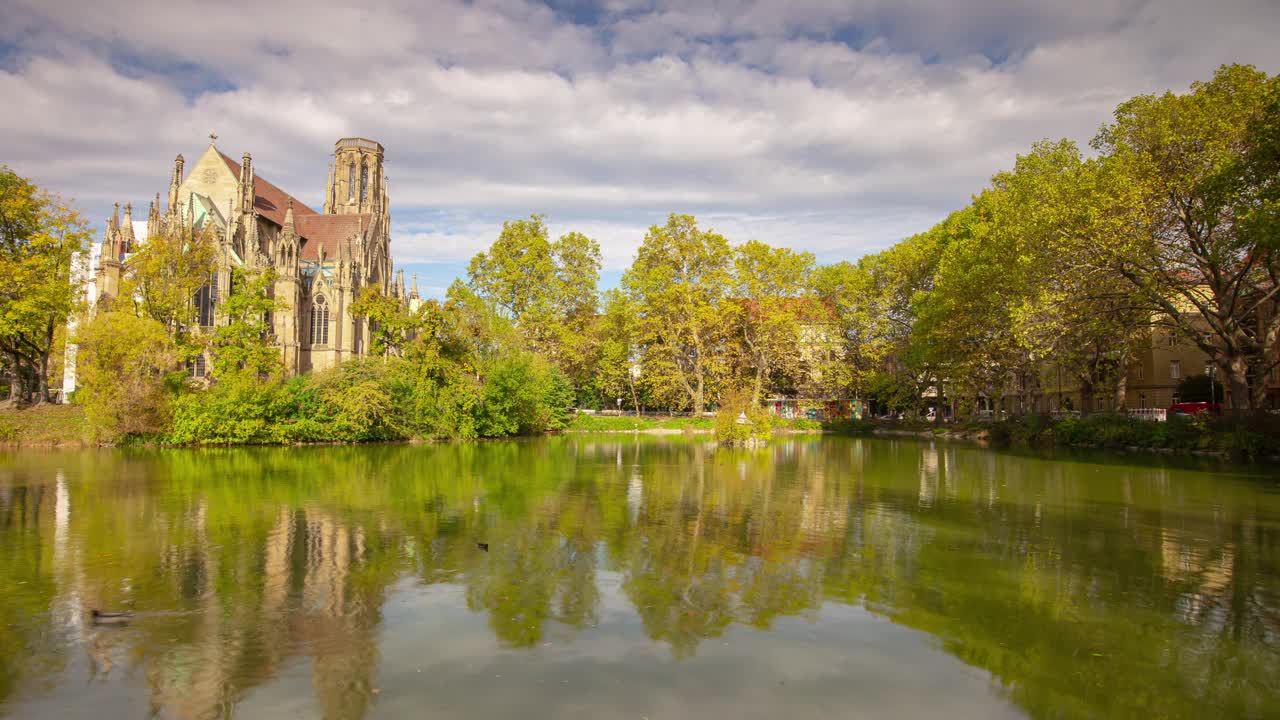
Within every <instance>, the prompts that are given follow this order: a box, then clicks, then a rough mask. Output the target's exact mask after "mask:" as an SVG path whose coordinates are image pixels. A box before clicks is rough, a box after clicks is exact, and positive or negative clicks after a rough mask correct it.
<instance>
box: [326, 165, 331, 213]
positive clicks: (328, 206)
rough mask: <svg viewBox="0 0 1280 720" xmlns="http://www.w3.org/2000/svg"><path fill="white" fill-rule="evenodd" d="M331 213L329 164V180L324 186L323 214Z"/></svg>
mask: <svg viewBox="0 0 1280 720" xmlns="http://www.w3.org/2000/svg"><path fill="white" fill-rule="evenodd" d="M332 212H333V163H329V179H328V180H326V181H325V184H324V214H325V215H329V214H331V213H332Z"/></svg>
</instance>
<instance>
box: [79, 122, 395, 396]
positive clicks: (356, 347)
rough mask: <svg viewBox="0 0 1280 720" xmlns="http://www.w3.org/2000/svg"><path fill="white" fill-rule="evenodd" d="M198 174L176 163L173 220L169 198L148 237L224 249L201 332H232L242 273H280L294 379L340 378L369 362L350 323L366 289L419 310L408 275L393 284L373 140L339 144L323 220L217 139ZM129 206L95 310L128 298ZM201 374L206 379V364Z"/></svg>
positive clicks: (285, 349) (287, 360) (105, 249)
mask: <svg viewBox="0 0 1280 720" xmlns="http://www.w3.org/2000/svg"><path fill="white" fill-rule="evenodd" d="M209 139H210V142H209V146H208V147H207V148H206V149H205V151H204V153H203V154H201V155H200V158H199V159H198V160H196V161H195V163H193V164H192V165H191V166H190V168H189V169H188V167H187V165H186V161H185V160H184V159H183V157H182V155H178V156H177V158H176V159H175V160H174V163H173V172H172V174H171V175H170V178H169V193H168V198H167V202H166V203H165V206H164V208H163V210H162V209H161V199H160V195H159V193H157V194H156V197H155V200H154V201H153V202H152V204H151V209H150V210H149V211H148V213H147V234H148V236H153V235H157V234H160V233H182V234H189V233H193V232H201V231H205V232H209V231H211V232H212V233H213V235H214V237H216V238H217V242H218V251H217V269H216V271H215V272H214V273H213V275H212V276H211V277H210V279H209V284H208V285H207V286H206V287H204V288H202V289H201V290H200V292H198V293H197V294H196V297H195V298H194V299H193V301H194V302H195V304H196V310H197V316H198V318H199V320H198V322H199V324H200V325H201V326H203V327H206V328H211V327H213V326H216V325H217V324H218V323H219V322H221V321H222V318H221V314H220V311H219V305H220V302H221V300H223V299H224V298H226V297H228V293H230V292H231V291H232V287H231V272H232V269H233V268H241V269H245V270H248V271H256V270H261V269H264V268H268V267H270V268H274V269H275V272H276V280H275V285H274V295H275V298H276V299H277V300H278V301H279V303H280V309H279V310H278V311H276V312H274V313H272V317H271V325H272V328H273V331H274V335H275V344H276V345H277V346H278V347H279V348H280V353H281V359H282V361H283V364H284V368H285V371H286V373H288V374H290V375H294V374H298V373H305V372H309V371H311V370H322V369H325V368H329V367H333V366H335V365H337V364H338V363H341V362H343V361H344V360H347V359H350V358H355V357H360V356H362V355H365V354H367V353H368V352H369V350H368V349H369V347H370V336H369V327H368V325H367V324H366V323H364V322H362V321H361V319H360V318H357V317H353V316H352V315H351V311H350V308H351V305H352V303H353V302H355V299H356V297H357V295H358V294H359V292H360V290H361V289H362V288H365V287H369V286H373V287H377V288H380V289H381V290H382V292H383V293H384V294H387V295H390V296H392V297H397V298H400V299H401V300H402V301H403V302H405V303H409V304H411V305H416V304H417V302H418V301H419V298H418V297H417V295H418V293H417V287H416V285H417V283H416V282H415V283H414V285H415V287H413V288H412V289H411V290H410V291H409V292H406V291H405V287H404V271H400V272H399V273H396V274H395V275H394V276H393V269H392V263H391V213H390V201H389V196H388V190H387V177H386V173H385V172H384V170H383V155H384V153H383V148H382V145H380V144H379V143H376V142H374V141H372V140H366V139H364V138H342V139H341V140H338V141H337V143H335V144H334V148H333V159H332V164H331V165H330V166H329V178H328V182H327V184H326V186H325V192H324V209H323V211H321V212H317V211H315V210H313V209H311V208H310V207H307V205H306V204H304V203H302V202H301V201H299V200H298V199H297V198H295V197H293V196H292V195H290V194H289V193H287V192H285V191H284V190H281V189H280V188H279V187H277V186H276V185H274V184H272V183H271V182H269V181H267V180H266V178H264V177H262V176H261V175H259V174H258V172H257V168H256V167H255V165H254V162H253V158H252V157H251V156H250V154H249V153H247V152H246V153H244V154H243V155H242V156H241V157H240V159H239V160H238V161H237V160H235V159H234V158H232V157H231V156H228V155H226V154H225V153H223V152H222V151H221V150H219V149H218V147H217V145H216V141H217V136H216V135H212V134H211V135H210V136H209ZM132 215H133V213H132V207H131V206H130V205H125V207H124V217H123V218H121V217H120V215H119V206H118V205H117V206H116V210H115V211H114V212H113V213H112V216H111V218H110V219H109V220H108V221H107V227H106V230H105V232H104V236H103V240H102V246H101V256H100V259H99V262H98V266H97V268H96V270H95V271H94V278H93V286H94V287H93V295H94V296H95V297H96V302H99V303H100V302H104V301H106V302H109V301H110V299H111V298H113V297H115V296H116V295H118V293H119V290H120V283H121V279H122V275H123V273H124V272H125V264H126V263H127V261H128V258H129V255H130V254H131V253H132V252H134V250H135V249H136V244H137V238H136V237H135V233H134V229H133V216H132ZM191 370H192V374H193V375H196V376H203V375H204V374H205V371H206V363H205V361H204V358H197V360H196V361H195V362H194V363H193V364H192V367H191Z"/></svg>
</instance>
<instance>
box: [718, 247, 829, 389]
mask: <svg viewBox="0 0 1280 720" xmlns="http://www.w3.org/2000/svg"><path fill="white" fill-rule="evenodd" d="M733 265H734V282H733V293H734V296H735V298H736V299H737V300H738V302H739V308H738V318H737V320H738V322H737V326H738V332H739V339H740V340H741V342H742V347H743V349H744V354H745V356H746V358H747V360H748V363H749V365H750V371H751V373H752V380H751V403H752V404H753V405H759V404H760V398H761V394H762V392H763V391H764V390H765V389H766V385H767V384H768V383H769V382H770V381H772V380H773V379H774V377H775V376H776V375H781V376H784V377H786V378H787V379H788V380H789V381H790V383H789V384H790V385H791V386H793V387H795V386H797V385H800V384H802V383H803V382H804V379H803V378H801V377H800V374H801V370H800V366H801V361H802V360H803V359H804V352H802V351H801V347H802V346H803V345H805V344H808V345H810V346H813V348H816V347H817V346H819V345H821V338H819V337H818V336H819V335H820V334H821V333H822V330H821V328H822V327H824V323H823V321H824V320H825V318H824V317H823V315H824V314H825V313H822V312H820V309H821V308H822V306H821V305H818V304H816V303H814V302H811V298H806V297H804V294H805V290H806V289H807V288H808V286H809V276H810V274H811V273H812V272H813V268H814V257H813V254H812V253H807V252H796V251H794V250H790V249H788V248H774V247H770V246H768V245H766V244H764V243H762V242H759V241H757V240H751V241H749V242H747V243H745V244H743V245H741V246H739V247H737V248H735V249H734V254H733ZM805 330H807V331H808V335H809V337H802V332H804V331H805ZM813 348H811V349H813Z"/></svg>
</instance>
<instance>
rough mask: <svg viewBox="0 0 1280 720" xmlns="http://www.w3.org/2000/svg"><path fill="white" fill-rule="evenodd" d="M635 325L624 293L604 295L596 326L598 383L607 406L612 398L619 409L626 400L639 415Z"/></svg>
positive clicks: (632, 311) (628, 301)
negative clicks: (623, 400)
mask: <svg viewBox="0 0 1280 720" xmlns="http://www.w3.org/2000/svg"><path fill="white" fill-rule="evenodd" d="M635 322H636V312H635V307H634V306H633V305H632V304H631V299H630V297H628V296H627V294H626V293H623V292H622V291H620V290H610V291H608V292H606V293H605V294H604V313H603V314H602V315H601V317H600V320H599V322H598V323H597V324H596V343H597V347H598V348H599V358H598V361H597V365H596V372H597V384H598V386H599V389H600V393H601V395H602V396H603V398H604V400H605V401H606V403H607V401H608V400H609V399H610V398H614V399H616V401H617V403H618V405H619V409H621V405H622V399H623V398H626V399H627V400H628V401H629V402H630V405H631V406H632V408H633V409H634V410H635V411H636V414H639V413H640V395H639V391H638V390H637V387H636V373H635V372H634V368H635V366H636V363H637V362H638V361H639V352H638V349H637V347H636V344H635Z"/></svg>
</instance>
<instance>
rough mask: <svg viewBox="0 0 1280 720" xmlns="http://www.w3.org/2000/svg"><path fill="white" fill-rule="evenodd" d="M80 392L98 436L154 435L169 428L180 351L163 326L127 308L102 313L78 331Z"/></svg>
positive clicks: (179, 380)
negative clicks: (125, 309) (125, 310)
mask: <svg viewBox="0 0 1280 720" xmlns="http://www.w3.org/2000/svg"><path fill="white" fill-rule="evenodd" d="M76 341H77V342H78V343H79V345H80V351H79V356H78V358H77V365H78V372H79V379H80V390H79V392H78V393H77V399H78V400H79V401H80V402H81V403H82V404H83V405H84V410H85V415H86V416H87V417H88V419H89V422H90V424H91V425H92V426H93V428H94V432H95V433H96V434H98V435H99V436H102V437H112V436H115V435H128V434H143V433H154V432H159V431H161V430H163V429H164V428H165V427H167V426H168V424H169V420H170V417H171V410H172V408H171V405H170V402H171V398H172V396H173V391H174V390H175V389H179V388H181V387H182V385H183V384H184V381H183V380H182V374H181V373H175V372H174V368H175V367H177V366H178V361H179V353H178V348H177V346H176V345H175V344H174V341H173V340H172V339H171V338H170V337H169V336H168V334H167V332H166V331H165V328H164V326H163V325H161V324H160V323H159V322H157V321H155V320H152V319H151V318H146V317H137V316H135V315H134V314H132V313H130V312H101V313H98V314H97V315H95V316H94V317H93V319H92V320H90V321H89V322H87V323H85V325H84V326H82V327H81V328H80V329H79V331H77V333H76Z"/></svg>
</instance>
